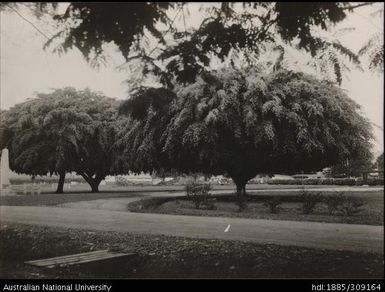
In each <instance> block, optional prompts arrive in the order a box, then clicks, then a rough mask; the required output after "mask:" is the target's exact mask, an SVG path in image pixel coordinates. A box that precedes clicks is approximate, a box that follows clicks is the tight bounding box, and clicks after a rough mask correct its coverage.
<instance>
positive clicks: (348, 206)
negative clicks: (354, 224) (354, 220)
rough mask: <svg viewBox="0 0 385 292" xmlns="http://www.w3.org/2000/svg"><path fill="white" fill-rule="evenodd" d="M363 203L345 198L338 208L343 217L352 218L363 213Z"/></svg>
mask: <svg viewBox="0 0 385 292" xmlns="http://www.w3.org/2000/svg"><path fill="white" fill-rule="evenodd" d="M363 205H364V203H363V202H361V201H357V200H351V199H348V198H346V199H345V200H344V202H343V203H342V204H341V206H340V207H339V208H338V209H339V211H341V213H342V215H344V216H353V215H356V214H358V213H360V212H362V211H363V208H361V207H362V206H363Z"/></svg>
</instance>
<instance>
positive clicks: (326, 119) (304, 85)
mask: <svg viewBox="0 0 385 292" xmlns="http://www.w3.org/2000/svg"><path fill="white" fill-rule="evenodd" d="M158 104H161V105H162V106H159V105H158ZM121 111H123V112H126V113H127V114H128V115H129V116H130V118H131V119H132V125H133V126H132V127H131V128H130V130H129V131H128V132H127V134H126V136H125V137H124V138H123V140H122V141H120V143H121V144H124V145H126V147H127V150H126V151H127V153H129V155H130V160H131V161H132V163H133V165H136V166H137V167H138V169H142V170H147V171H151V170H157V169H158V168H159V167H160V166H162V167H163V168H166V169H176V170H177V171H181V172H202V173H207V174H227V175H229V176H231V178H232V179H233V180H234V182H235V183H236V184H237V187H238V188H239V189H243V190H244V188H245V184H246V183H247V181H248V180H250V179H251V178H253V177H255V175H257V174H258V173H276V172H281V173H282V172H286V173H293V172H297V171H300V170H303V171H312V170H319V169H322V168H323V167H326V166H331V165H335V164H337V163H338V162H340V161H343V160H345V159H346V158H349V157H355V158H359V157H363V158H367V157H370V146H371V145H370V143H371V142H370V139H371V138H372V136H371V126H370V123H369V122H368V121H367V120H366V119H365V118H364V117H363V116H362V115H361V114H360V112H359V106H358V105H357V104H356V103H355V102H354V101H352V100H351V99H349V98H348V97H347V96H346V94H345V93H344V92H343V91H342V90H341V89H339V88H338V87H336V86H334V85H333V84H331V83H327V82H324V81H318V80H317V79H315V78H313V77H311V76H309V75H306V74H303V73H294V72H291V71H286V70H278V71H275V72H271V73H263V72H261V71H258V69H256V68H255V67H254V68H249V69H248V70H237V69H226V70H225V69H223V70H218V71H216V72H212V73H205V74H202V75H201V76H200V77H199V78H198V80H197V81H196V82H195V83H193V84H191V85H189V86H186V87H184V86H183V87H182V86H181V87H180V88H176V89H175V92H172V91H170V90H166V89H163V88H158V89H154V88H149V89H144V88H143V89H142V90H141V91H140V92H138V93H137V95H135V96H134V97H133V98H132V99H130V100H128V101H126V102H125V103H124V104H123V105H122V108H121Z"/></svg>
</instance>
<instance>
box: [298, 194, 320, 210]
mask: <svg viewBox="0 0 385 292" xmlns="http://www.w3.org/2000/svg"><path fill="white" fill-rule="evenodd" d="M300 200H301V202H302V206H301V210H302V213H303V214H306V215H308V214H312V213H313V211H314V208H315V206H316V205H317V204H318V203H319V202H320V201H321V193H318V192H317V193H313V192H308V191H306V190H302V192H301V195H300Z"/></svg>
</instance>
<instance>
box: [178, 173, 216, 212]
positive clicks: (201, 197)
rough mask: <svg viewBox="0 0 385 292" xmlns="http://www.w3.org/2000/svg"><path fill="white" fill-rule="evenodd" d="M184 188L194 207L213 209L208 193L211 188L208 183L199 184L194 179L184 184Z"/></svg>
mask: <svg viewBox="0 0 385 292" xmlns="http://www.w3.org/2000/svg"><path fill="white" fill-rule="evenodd" d="M185 190H186V194H187V197H188V198H190V199H191V200H192V201H193V202H194V205H195V208H196V209H199V208H200V207H202V208H204V209H208V210H213V209H215V205H214V202H213V201H214V200H213V199H212V198H211V194H210V193H209V191H210V190H211V185H210V184H201V183H198V182H196V181H195V180H194V181H192V182H189V183H188V184H187V185H186V187H185Z"/></svg>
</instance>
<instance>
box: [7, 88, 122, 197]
mask: <svg viewBox="0 0 385 292" xmlns="http://www.w3.org/2000/svg"><path fill="white" fill-rule="evenodd" d="M118 106H119V102H118V101H116V100H115V99H112V98H107V97H105V96H103V95H102V94H100V93H96V92H91V91H90V90H88V89H87V90H75V89H74V88H69V87H68V88H64V89H56V90H54V91H53V92H51V93H48V94H46V93H40V94H38V95H37V98H34V99H30V100H28V101H26V102H24V103H21V104H17V105H15V106H14V107H12V108H11V109H10V110H9V111H7V112H5V114H4V115H3V117H2V125H1V129H2V130H1V133H2V138H3V139H2V140H3V141H2V145H1V146H2V147H8V149H9V157H10V168H11V169H12V170H14V171H16V172H18V173H25V174H29V175H46V174H51V175H52V174H57V175H59V184H58V188H57V192H58V193H61V192H63V184H64V179H65V175H66V173H68V172H76V173H77V174H79V175H81V176H82V177H83V178H84V179H85V180H86V182H87V183H88V184H89V185H90V186H91V189H92V191H93V192H97V191H98V186H99V184H100V182H101V181H102V180H103V179H104V178H105V177H106V175H108V174H115V173H119V172H124V170H123V167H125V166H123V165H122V164H120V167H117V166H116V165H115V164H114V163H115V158H116V157H117V156H118V154H117V153H116V152H114V148H113V145H114V143H115V140H116V138H117V133H118V131H119V128H120V127H121V126H123V125H124V124H126V121H125V120H124V121H122V117H121V118H120V119H117V118H118V117H117V113H118V112H117V109H118Z"/></svg>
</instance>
